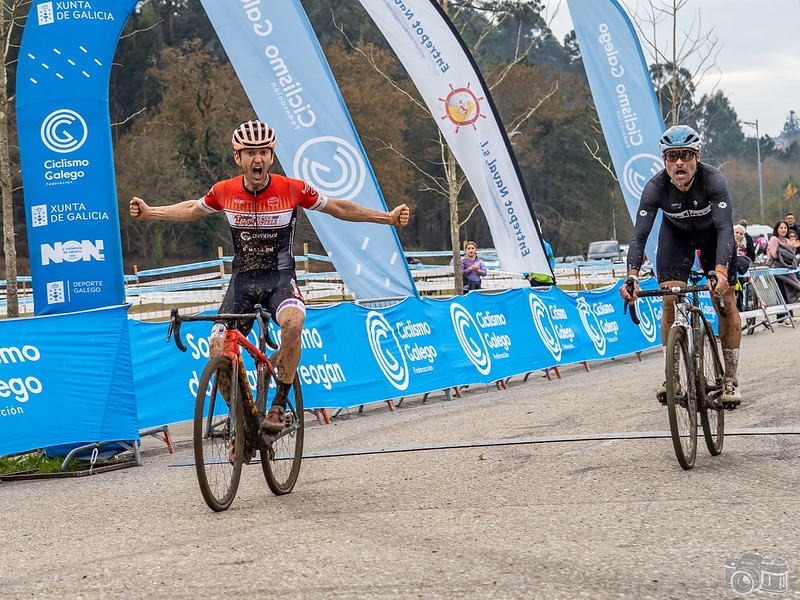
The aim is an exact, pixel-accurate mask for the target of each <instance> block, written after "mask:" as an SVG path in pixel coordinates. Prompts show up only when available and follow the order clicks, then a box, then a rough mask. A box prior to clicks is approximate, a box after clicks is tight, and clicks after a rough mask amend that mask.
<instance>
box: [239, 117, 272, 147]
mask: <svg viewBox="0 0 800 600" xmlns="http://www.w3.org/2000/svg"><path fill="white" fill-rule="evenodd" d="M275 142H276V139H275V130H274V129H273V128H272V127H270V126H269V125H267V124H266V123H262V122H261V121H247V122H246V123H242V124H241V125H239V126H238V127H237V128H236V129H235V130H234V132H233V137H232V138H231V143H232V144H233V149H234V150H244V149H245V148H274V147H275Z"/></svg>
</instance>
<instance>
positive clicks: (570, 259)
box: [556, 254, 584, 263]
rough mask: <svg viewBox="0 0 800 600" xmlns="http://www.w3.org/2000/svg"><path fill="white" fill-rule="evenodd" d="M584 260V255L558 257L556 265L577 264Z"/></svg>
mask: <svg viewBox="0 0 800 600" xmlns="http://www.w3.org/2000/svg"><path fill="white" fill-rule="evenodd" d="M583 261H584V258H583V255H582V254H570V255H569V256H558V257H556V263H576V262H583Z"/></svg>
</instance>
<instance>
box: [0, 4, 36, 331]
mask: <svg viewBox="0 0 800 600" xmlns="http://www.w3.org/2000/svg"><path fill="white" fill-rule="evenodd" d="M30 3H31V2H30V0H14V1H12V2H0V33H1V34H2V36H3V37H2V39H3V55H2V57H0V58H2V61H3V65H2V68H0V123H2V126H0V187H2V188H3V251H4V252H5V258H6V273H5V276H6V305H7V315H8V316H9V317H18V316H19V290H18V286H17V246H16V239H15V235H14V201H13V196H14V184H13V176H12V172H11V158H10V152H9V145H8V126H9V121H8V114H9V111H10V110H11V103H12V102H13V101H14V97H13V95H12V96H11V97H9V95H8V72H7V69H8V68H9V66H10V63H9V51H10V50H11V48H12V39H13V36H14V34H15V32H16V29H17V28H20V27H22V24H21V22H22V21H23V20H24V19H25V16H26V15H27V9H28V7H29V6H30Z"/></svg>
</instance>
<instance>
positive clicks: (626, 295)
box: [619, 275, 639, 305]
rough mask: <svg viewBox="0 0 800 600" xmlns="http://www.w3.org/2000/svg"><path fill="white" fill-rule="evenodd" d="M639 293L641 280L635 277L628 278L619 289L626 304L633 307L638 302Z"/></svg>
mask: <svg viewBox="0 0 800 600" xmlns="http://www.w3.org/2000/svg"><path fill="white" fill-rule="evenodd" d="M638 293H639V280H638V279H637V278H635V277H632V276H630V275H629V276H628V277H627V279H625V283H623V284H622V287H621V288H619V295H620V296H622V299H623V300H624V301H625V304H627V305H632V304H634V303H635V302H636V296H637V294H638Z"/></svg>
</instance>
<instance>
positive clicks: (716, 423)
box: [697, 323, 725, 456]
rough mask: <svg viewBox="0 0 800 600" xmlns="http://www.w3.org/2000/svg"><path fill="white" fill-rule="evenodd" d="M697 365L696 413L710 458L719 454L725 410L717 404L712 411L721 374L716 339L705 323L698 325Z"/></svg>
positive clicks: (719, 386) (719, 390)
mask: <svg viewBox="0 0 800 600" xmlns="http://www.w3.org/2000/svg"><path fill="white" fill-rule="evenodd" d="M698 347H699V348H700V364H699V365H698V369H697V370H698V375H699V377H698V381H697V389H698V390H700V394H702V396H703V400H704V402H703V406H704V408H703V410H701V411H700V422H701V423H702V427H703V437H704V438H705V440H706V447H707V448H708V452H709V453H710V454H711V456H717V455H719V454H720V453H721V452H722V444H723V442H724V441H725V410H724V409H723V408H722V406H721V405H719V404H718V403H717V404H718V406H719V407H718V408H714V406H713V403H714V402H713V401H714V399H715V398H716V397H717V396H719V395H720V394H721V393H722V379H723V376H724V375H725V371H724V370H723V368H722V361H721V360H720V358H719V346H718V345H717V337H716V336H715V335H714V332H713V331H711V326H710V325H708V324H707V323H703V324H701V325H700V339H699V340H698Z"/></svg>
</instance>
